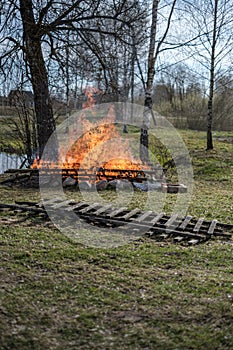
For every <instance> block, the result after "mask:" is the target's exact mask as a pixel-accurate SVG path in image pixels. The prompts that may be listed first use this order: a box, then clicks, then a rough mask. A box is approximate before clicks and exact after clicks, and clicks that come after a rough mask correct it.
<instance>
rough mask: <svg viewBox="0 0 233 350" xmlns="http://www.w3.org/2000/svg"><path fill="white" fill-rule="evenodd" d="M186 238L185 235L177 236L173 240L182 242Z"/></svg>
mask: <svg viewBox="0 0 233 350" xmlns="http://www.w3.org/2000/svg"><path fill="white" fill-rule="evenodd" d="M184 239H185V237H182V236H176V237H174V238H173V241H174V242H177V243H179V242H182V241H183V240H184Z"/></svg>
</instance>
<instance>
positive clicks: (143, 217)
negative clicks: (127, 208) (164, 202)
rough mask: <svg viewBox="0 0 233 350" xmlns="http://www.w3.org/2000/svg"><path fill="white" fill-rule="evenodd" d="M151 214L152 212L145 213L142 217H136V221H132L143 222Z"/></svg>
mask: <svg viewBox="0 0 233 350" xmlns="http://www.w3.org/2000/svg"><path fill="white" fill-rule="evenodd" d="M152 213H153V212H152V211H146V212H145V213H143V214H142V215H140V216H138V217H137V218H136V219H134V221H137V222H142V221H143V220H145V219H146V218H147V217H148V216H150V215H151V214H152Z"/></svg>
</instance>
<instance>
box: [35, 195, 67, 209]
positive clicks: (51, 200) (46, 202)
mask: <svg viewBox="0 0 233 350" xmlns="http://www.w3.org/2000/svg"><path fill="white" fill-rule="evenodd" d="M58 201H59V202H61V198H59V197H55V198H50V199H43V200H42V201H40V202H39V203H38V204H37V206H38V207H43V206H44V205H47V204H52V203H55V202H58Z"/></svg>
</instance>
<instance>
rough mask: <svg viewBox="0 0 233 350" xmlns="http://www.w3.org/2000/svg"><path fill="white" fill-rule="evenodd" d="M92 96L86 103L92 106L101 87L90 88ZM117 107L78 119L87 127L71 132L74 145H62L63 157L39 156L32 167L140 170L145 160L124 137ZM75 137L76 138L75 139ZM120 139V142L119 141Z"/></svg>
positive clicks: (60, 152)
mask: <svg viewBox="0 0 233 350" xmlns="http://www.w3.org/2000/svg"><path fill="white" fill-rule="evenodd" d="M85 91H86V94H87V97H88V100H87V102H85V103H84V105H83V107H85V108H91V107H92V106H93V105H94V98H93V92H94V93H96V92H97V90H96V89H93V88H86V90H85ZM114 120H115V116H114V110H113V108H110V109H109V113H108V115H107V116H106V118H105V119H104V120H103V119H102V120H101V121H97V122H95V123H91V122H90V121H89V120H87V119H86V118H85V117H84V115H81V116H80V117H79V119H78V121H77V124H78V126H79V127H80V128H81V130H82V131H83V133H82V136H81V137H79V138H78V139H77V135H76V133H75V132H73V135H72V134H71V133H70V134H69V140H70V141H69V143H70V145H71V146H70V147H69V149H68V152H67V147H63V146H62V145H60V147H59V161H58V162H53V163H48V162H44V161H41V162H39V161H38V160H35V161H34V163H33V165H32V168H62V169H79V168H82V169H91V168H99V167H104V168H105V169H119V170H140V169H141V166H142V164H141V162H140V161H138V160H137V161H136V160H134V157H133V156H132V154H131V151H130V148H129V142H128V140H127V139H124V140H123V139H122V137H121V135H120V133H119V131H118V130H117V127H116V125H115V124H114ZM71 140H73V141H71ZM119 141H120V142H119Z"/></svg>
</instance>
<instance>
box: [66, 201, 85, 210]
mask: <svg viewBox="0 0 233 350" xmlns="http://www.w3.org/2000/svg"><path fill="white" fill-rule="evenodd" d="M84 205H85V207H86V206H87V203H86V202H79V203H77V204H75V205H71V206H70V207H68V208H66V210H67V211H72V210H75V209H78V208H81V207H83V206H84Z"/></svg>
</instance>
